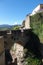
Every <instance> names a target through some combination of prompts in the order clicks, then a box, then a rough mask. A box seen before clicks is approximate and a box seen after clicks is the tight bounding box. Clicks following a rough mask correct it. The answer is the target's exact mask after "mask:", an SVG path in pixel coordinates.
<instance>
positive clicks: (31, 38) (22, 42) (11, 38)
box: [0, 29, 43, 65]
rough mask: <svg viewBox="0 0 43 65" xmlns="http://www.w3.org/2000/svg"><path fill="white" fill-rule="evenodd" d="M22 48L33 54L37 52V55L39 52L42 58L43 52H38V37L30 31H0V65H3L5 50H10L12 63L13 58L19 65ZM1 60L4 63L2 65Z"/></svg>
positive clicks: (22, 52)
mask: <svg viewBox="0 0 43 65" xmlns="http://www.w3.org/2000/svg"><path fill="white" fill-rule="evenodd" d="M24 48H27V49H31V50H33V51H34V52H35V53H36V51H37V53H36V54H38V55H39V52H40V53H41V55H42V56H43V54H42V51H43V50H42V51H41V50H40V48H41V45H40V40H39V38H38V36H37V35H36V34H34V33H33V32H32V30H31V29H25V30H10V31H8V30H6V31H0V57H1V58H0V65H5V62H6V61H5V50H7V49H10V53H11V55H12V58H13V61H12V62H14V61H15V58H17V64H18V65H21V64H22V63H21V60H23V59H22V58H23V54H24ZM2 57H3V58H2ZM1 60H3V61H4V62H3V63H2V62H1ZM22 65H23V64H22Z"/></svg>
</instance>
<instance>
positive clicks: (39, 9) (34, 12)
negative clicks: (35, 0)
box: [30, 4, 43, 16]
mask: <svg viewBox="0 0 43 65" xmlns="http://www.w3.org/2000/svg"><path fill="white" fill-rule="evenodd" d="M39 12H43V4H39V5H38V6H37V7H36V8H35V9H34V10H33V11H32V13H31V14H30V15H31V16H32V15H34V14H36V13H39Z"/></svg>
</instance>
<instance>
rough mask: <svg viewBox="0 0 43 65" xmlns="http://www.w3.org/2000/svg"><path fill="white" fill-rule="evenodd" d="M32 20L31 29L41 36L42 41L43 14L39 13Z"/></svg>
mask: <svg viewBox="0 0 43 65" xmlns="http://www.w3.org/2000/svg"><path fill="white" fill-rule="evenodd" d="M30 18H31V28H32V29H33V32H34V33H35V34H37V35H38V36H39V38H40V39H42V38H43V12H41V13H37V14H35V15H33V16H31V17H30Z"/></svg>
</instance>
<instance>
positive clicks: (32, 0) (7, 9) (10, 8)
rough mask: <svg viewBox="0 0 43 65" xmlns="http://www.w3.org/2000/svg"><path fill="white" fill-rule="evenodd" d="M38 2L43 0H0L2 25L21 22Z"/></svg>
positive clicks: (41, 2) (0, 20) (0, 22)
mask: <svg viewBox="0 0 43 65" xmlns="http://www.w3.org/2000/svg"><path fill="white" fill-rule="evenodd" d="M38 4H43V0H0V25H1V24H10V25H14V24H21V23H22V21H23V20H24V19H25V17H26V15H27V14H29V13H31V12H32V11H33V9H34V8H35V7H36V6H37V5H38Z"/></svg>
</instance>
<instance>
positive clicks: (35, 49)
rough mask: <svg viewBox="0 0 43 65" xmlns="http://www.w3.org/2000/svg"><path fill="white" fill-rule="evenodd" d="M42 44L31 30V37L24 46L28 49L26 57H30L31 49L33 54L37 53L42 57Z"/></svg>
mask: <svg viewBox="0 0 43 65" xmlns="http://www.w3.org/2000/svg"><path fill="white" fill-rule="evenodd" d="M40 45H41V43H40V40H39V38H38V36H37V35H36V34H35V33H33V32H32V31H31V32H30V39H29V41H28V42H27V43H26V45H25V47H24V49H25V48H26V49H27V50H28V51H27V52H26V57H28V55H29V51H30V52H32V53H33V54H35V56H36V57H38V58H41V52H40V51H41V50H40V48H41V46H40Z"/></svg>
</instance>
